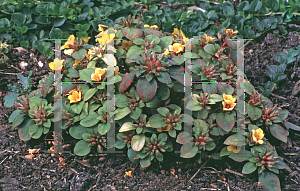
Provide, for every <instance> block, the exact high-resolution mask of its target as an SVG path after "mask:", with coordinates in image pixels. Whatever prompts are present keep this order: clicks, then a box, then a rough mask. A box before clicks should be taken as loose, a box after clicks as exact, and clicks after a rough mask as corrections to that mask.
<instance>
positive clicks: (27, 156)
mask: <svg viewBox="0 0 300 191" xmlns="http://www.w3.org/2000/svg"><path fill="white" fill-rule="evenodd" d="M34 157H35V156H34V155H33V154H30V155H25V159H29V160H32V159H33V158H34Z"/></svg>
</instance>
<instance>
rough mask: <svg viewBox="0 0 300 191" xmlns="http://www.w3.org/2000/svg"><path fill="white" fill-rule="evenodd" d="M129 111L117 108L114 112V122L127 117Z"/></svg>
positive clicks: (126, 108)
mask: <svg viewBox="0 0 300 191" xmlns="http://www.w3.org/2000/svg"><path fill="white" fill-rule="evenodd" d="M130 112H131V110H130V109H129V108H128V107H125V108H118V109H116V110H115V120H120V119H122V118H124V117H125V116H126V115H128V114H129V113H130Z"/></svg>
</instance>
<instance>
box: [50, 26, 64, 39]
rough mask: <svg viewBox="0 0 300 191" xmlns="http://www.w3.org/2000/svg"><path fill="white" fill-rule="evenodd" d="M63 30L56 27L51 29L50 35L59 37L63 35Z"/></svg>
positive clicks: (55, 37) (53, 37)
mask: <svg viewBox="0 0 300 191" xmlns="http://www.w3.org/2000/svg"><path fill="white" fill-rule="evenodd" d="M62 33H63V32H62V30H61V29H60V28H54V29H53V30H51V31H50V33H49V36H50V38H52V39H58V38H59V37H60V36H61V35H62Z"/></svg>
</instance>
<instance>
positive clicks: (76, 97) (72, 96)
mask: <svg viewBox="0 0 300 191" xmlns="http://www.w3.org/2000/svg"><path fill="white" fill-rule="evenodd" d="M68 99H69V100H70V103H75V102H79V101H80V100H81V91H79V92H78V91H76V90H72V91H70V92H69V96H68Z"/></svg>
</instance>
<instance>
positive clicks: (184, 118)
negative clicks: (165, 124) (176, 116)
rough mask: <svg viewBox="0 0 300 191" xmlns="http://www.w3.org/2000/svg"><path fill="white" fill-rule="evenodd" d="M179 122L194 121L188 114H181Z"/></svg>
mask: <svg viewBox="0 0 300 191" xmlns="http://www.w3.org/2000/svg"><path fill="white" fill-rule="evenodd" d="M179 122H184V123H193V122H194V118H192V117H191V116H190V115H188V114H182V117H181V118H180V120H179Z"/></svg>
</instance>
